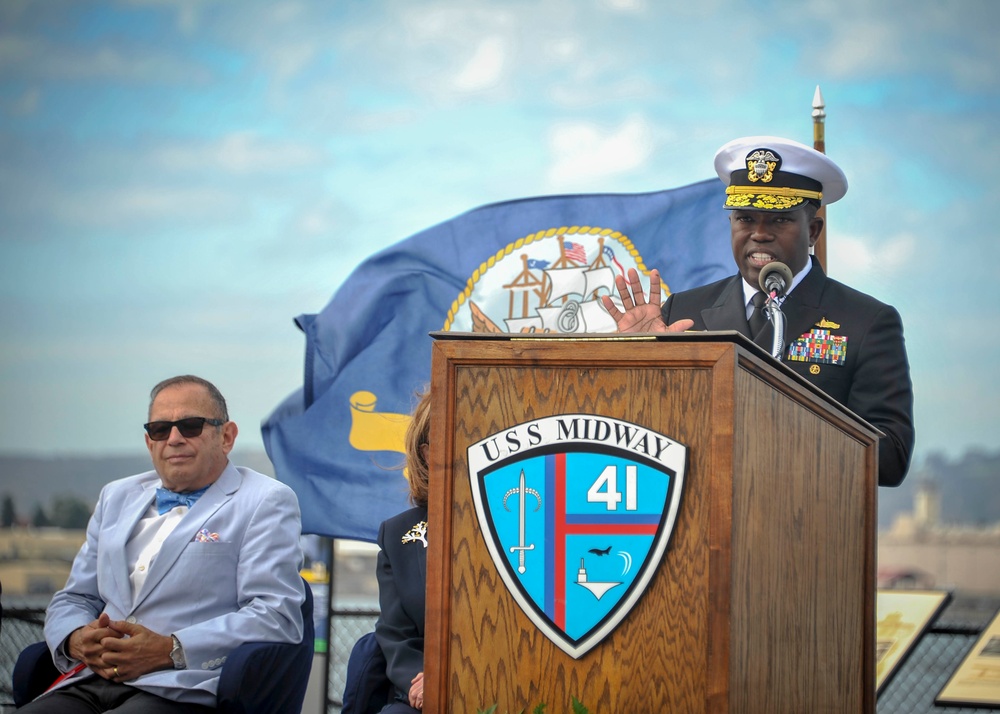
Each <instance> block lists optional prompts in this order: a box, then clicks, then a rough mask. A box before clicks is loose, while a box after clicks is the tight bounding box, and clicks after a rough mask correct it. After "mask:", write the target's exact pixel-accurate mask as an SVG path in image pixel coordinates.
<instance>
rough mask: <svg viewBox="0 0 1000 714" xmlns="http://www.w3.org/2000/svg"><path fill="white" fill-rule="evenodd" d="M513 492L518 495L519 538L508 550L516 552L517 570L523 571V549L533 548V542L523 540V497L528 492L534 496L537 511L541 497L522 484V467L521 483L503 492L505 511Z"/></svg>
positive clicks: (522, 471)
mask: <svg viewBox="0 0 1000 714" xmlns="http://www.w3.org/2000/svg"><path fill="white" fill-rule="evenodd" d="M515 493H516V494H517V495H518V514H517V517H518V533H519V534H520V540H519V542H518V544H517V545H512V546H511V547H510V552H511V553H517V572H519V573H524V571H525V570H526V568H525V567H524V551H526V550H534V549H535V544H534V543H532V544H530V545H527V544H525V542H524V541H525V536H524V512H525V498H526V497H527V496H528V495H529V494H530V495H532V496H534V497H535V501H536V504H535V510H536V511H537V510H538V509H539V508H541V507H542V497H541V496H540V495H538V491H536V490H535V489H533V488H527V487H526V486H525V485H524V469H521V483H520V484H519V485H518V487H517V488H512V489H510V490H509V491H508V492H507V493H505V494H504V497H503V507H504V509H505V510H507V511H509V510H510V509H509V508H507V499H508V498H510V497H511V496H513V495H514V494H515Z"/></svg>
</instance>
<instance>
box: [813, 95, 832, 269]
mask: <svg viewBox="0 0 1000 714" xmlns="http://www.w3.org/2000/svg"><path fill="white" fill-rule="evenodd" d="M812 118H813V148H814V149H816V151H819V152H821V153H824V154H825V153H826V123H825V122H826V104H825V103H824V102H823V93H822V92H820V91H819V85H818V84H817V85H816V92H815V94H813V103H812ZM816 215H817V216H819V217H820V218H822V219H823V230H822V231H820V234H819V239H818V240H817V241H816V245H814V246H813V255H815V256H816V259H817V260H818V261H819V264H820V265H821V266H822V267H823V270H826V269H827V268H826V206H821V207H820V209H819V211H817V212H816ZM827 272H829V271H827Z"/></svg>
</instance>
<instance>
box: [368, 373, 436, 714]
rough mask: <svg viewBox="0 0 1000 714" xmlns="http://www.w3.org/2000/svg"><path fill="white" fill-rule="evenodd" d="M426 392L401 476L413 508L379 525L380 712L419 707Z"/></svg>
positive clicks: (427, 418) (411, 430)
mask: <svg viewBox="0 0 1000 714" xmlns="http://www.w3.org/2000/svg"><path fill="white" fill-rule="evenodd" d="M429 396H430V392H429V391H428V392H426V393H424V394H423V395H422V397H421V399H420V402H419V403H418V404H417V406H416V408H415V409H414V411H413V420H412V422H410V426H409V427H408V428H407V431H406V475H407V478H408V480H409V482H410V502H411V503H413V505H414V508H411V509H410V510H408V511H404V512H403V513H400V514H399V515H397V516H393V517H392V518H389V519H387V520H385V521H383V522H382V525H381V527H380V528H379V532H378V545H379V548H380V550H379V554H378V568H377V576H378V599H379V606H380V608H381V614H380V615H379V618H378V622H376V623H375V637H376V639H377V640H378V643H379V646H381V648H382V652H383V653H384V654H385V659H386V662H387V663H388V664H387V667H386V672H387V674H388V676H389V680H390V681H391V682H392V686H393V696H391V697H390V698H389V704H388V705H387V706H386V707H385V708H384V709H383V710H382V711H383V712H393V713H394V714H397V713H398V714H405V713H410V712H414V711H419V710H421V709H423V707H424V596H425V591H426V587H427V484H428V476H429V473H428V472H429V469H428V467H427V437H428V434H429V432H430V398H429Z"/></svg>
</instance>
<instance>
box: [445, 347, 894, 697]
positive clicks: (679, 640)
mask: <svg viewBox="0 0 1000 714" xmlns="http://www.w3.org/2000/svg"><path fill="white" fill-rule="evenodd" d="M752 352H753V351H752V350H748V348H747V347H745V346H743V345H741V344H740V342H739V340H732V339H730V340H720V341H704V340H699V341H696V342H688V341H684V340H670V341H665V342H664V341H659V342H630V343H628V344H623V343H621V342H615V341H555V340H539V341H531V340H528V341H521V340H511V341H505V340H497V341H488V340H475V339H470V340H438V341H436V342H435V343H434V346H433V358H432V391H433V396H432V410H433V419H432V426H431V453H430V461H431V471H432V478H431V490H430V506H429V507H430V513H429V523H430V530H429V535H430V538H429V541H430V545H429V551H428V597H427V615H426V620H427V623H426V625H427V626H426V633H427V634H426V646H425V677H426V705H425V711H427V712H448V713H459V712H462V713H464V712H470V713H474V712H476V711H479V710H483V709H486V708H488V707H490V706H492V705H493V704H497V705H498V707H497V711H498V712H500V713H503V712H512V713H513V712H517V711H519V710H521V709H524V710H525V711H530V710H531V708H532V707H534V706H535V705H536V704H538V703H539V702H544V703H545V704H546V705H547V709H546V711H548V712H550V714H557V713H559V712H563V711H570V700H571V697H576V698H577V699H579V700H580V701H581V702H583V704H584V705H585V706H586V707H587V708H588V709H589V710H590V712H592V714H597V713H598V712H614V713H618V712H622V713H624V712H640V711H641V712H650V711H653V712H705V713H706V714H716V713H717V712H766V713H767V714H774V713H776V712H790V713H798V712H826V711H829V712H851V714H855V713H857V712H874V671H875V668H874V589H875V581H874V571H875V565H874V523H875V521H874V507H875V506H874V495H875V468H876V467H875V447H874V445H875V444H876V435H877V432H874V430H873V429H872V428H871V427H870V426H868V425H867V424H865V423H864V422H862V421H860V420H859V419H857V418H856V417H854V416H853V415H852V414H850V413H849V412H847V411H846V410H844V409H843V408H842V407H839V406H838V405H835V404H834V403H832V402H831V401H830V400H829V399H828V398H826V397H824V396H823V395H821V394H819V393H817V392H815V391H812V390H811V389H809V388H807V387H805V386H803V385H802V384H800V383H797V382H796V381H795V380H794V378H793V377H790V376H789V374H790V373H786V372H785V371H784V370H780V369H779V368H776V367H775V366H774V365H771V364H768V363H767V361H766V360H762V359H761V358H759V357H757V356H756V355H754V354H753V353H752ZM565 413H585V414H595V415H601V416H608V417H614V418H618V419H624V420H626V421H631V422H634V423H637V424H641V425H643V426H646V427H648V428H650V429H653V430H654V431H657V432H660V433H662V434H665V435H666V436H668V437H670V438H672V439H675V440H677V441H679V442H681V443H682V444H685V445H687V446H688V447H689V452H688V457H689V462H688V467H687V475H686V479H685V486H684V493H683V498H682V502H681V508H680V512H679V514H678V520H677V524H676V528H675V531H674V535H673V537H672V540H671V542H670V544H669V547H668V549H667V552H666V553H665V555H664V558H663V561H662V562H661V564H660V567H659V569H658V570H657V572H656V573H655V574H654V576H653V578H652V579H651V581H650V583H649V585H648V587H647V589H646V592H645V594H644V595H643V596H642V597H641V599H640V600H639V601H638V602H637V603H636V605H635V606H634V607H633V609H632V611H631V612H630V613H629V615H628V616H627V617H626V618H625V619H624V620H623V621H622V623H621V624H620V625H619V626H618V627H617V628H616V629H615V630H614V631H613V632H612V633H611V634H610V635H609V636H608V637H606V638H605V639H604V640H603V641H602V642H601V643H600V644H599V645H597V646H596V647H595V648H594V649H592V650H590V651H589V652H588V653H586V654H585V655H583V656H582V657H580V658H579V659H573V658H572V657H570V656H569V655H567V654H565V653H564V652H563V651H562V650H561V649H559V648H558V647H557V646H556V645H555V644H553V643H552V642H551V641H549V640H548V638H547V637H545V635H543V634H542V633H541V631H539V630H538V629H536V627H535V626H534V624H533V623H531V621H530V620H529V619H528V617H527V616H526V615H525V614H524V612H523V611H522V610H521V608H520V606H519V605H518V604H517V603H516V602H515V600H514V599H513V597H512V596H511V595H510V593H509V592H508V591H507V588H506V585H505V584H504V582H503V580H502V578H501V577H500V575H499V573H498V572H497V569H496V567H495V566H494V564H493V561H492V559H491V558H490V555H489V552H488V550H487V547H486V543H485V541H484V537H483V534H482V533H481V532H480V529H479V524H478V519H477V517H476V513H475V507H474V505H473V500H472V491H471V485H470V481H469V473H468V461H467V456H466V450H467V448H468V446H469V445H470V444H473V443H475V442H477V441H479V440H480V439H483V438H485V437H487V436H489V435H492V434H495V433H497V432H500V431H502V430H504V429H507V428H509V427H511V426H513V425H515V424H519V423H522V422H525V421H529V420H532V419H537V418H541V417H546V416H552V415H557V414H565Z"/></svg>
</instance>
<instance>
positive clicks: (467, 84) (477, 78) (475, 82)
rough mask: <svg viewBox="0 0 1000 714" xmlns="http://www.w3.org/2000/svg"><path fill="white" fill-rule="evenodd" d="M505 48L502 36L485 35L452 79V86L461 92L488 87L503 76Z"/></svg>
mask: <svg viewBox="0 0 1000 714" xmlns="http://www.w3.org/2000/svg"><path fill="white" fill-rule="evenodd" d="M506 58H507V48H506V47H505V42H504V39H503V38H502V37H498V36H494V37H487V38H485V39H484V40H482V41H481V42H480V43H479V46H478V47H476V51H475V53H474V54H473V55H472V58H471V59H470V60H469V61H468V63H466V65H465V67H463V68H462V70H461V71H460V72H459V73H458V74H457V75H455V77H454V79H452V82H451V84H452V86H453V87H454V88H455V89H457V90H459V91H462V92H475V91H479V90H483V89H489V88H490V87H494V86H496V85H497V84H499V83H500V80H501V78H502V77H503V71H504V64H505V61H506Z"/></svg>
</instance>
